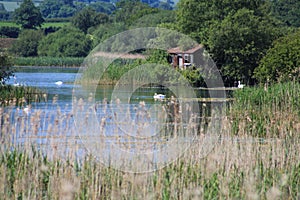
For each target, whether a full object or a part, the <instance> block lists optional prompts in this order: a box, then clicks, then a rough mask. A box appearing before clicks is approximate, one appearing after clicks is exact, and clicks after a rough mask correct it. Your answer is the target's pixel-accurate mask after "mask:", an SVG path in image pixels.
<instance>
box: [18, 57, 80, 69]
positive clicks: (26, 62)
mask: <svg viewBox="0 0 300 200" xmlns="http://www.w3.org/2000/svg"><path fill="white" fill-rule="evenodd" d="M83 60H84V58H74V57H17V58H16V59H15V60H14V64H15V65H16V66H61V67H75V66H76V67H78V66H80V65H81V64H82V62H83Z"/></svg>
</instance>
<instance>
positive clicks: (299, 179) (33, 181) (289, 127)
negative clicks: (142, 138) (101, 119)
mask: <svg viewBox="0 0 300 200" xmlns="http://www.w3.org/2000/svg"><path fill="white" fill-rule="evenodd" d="M299 87H300V84H299V83H298V82H288V83H278V84H274V85H272V86H270V87H268V88H264V87H262V86H260V87H251V88H250V87H249V88H244V89H240V90H235V91H234V94H233V97H234V98H235V99H236V100H235V101H234V102H232V104H231V105H230V107H229V108H228V110H227V113H226V116H225V117H224V119H223V122H222V125H221V129H220V138H219V140H218V141H217V144H216V145H215V147H214V148H213V149H212V151H211V152H209V153H208V154H207V156H206V157H202V156H201V155H202V154H201V152H202V149H203V148H204V147H203V146H202V145H203V144H202V143H201V142H199V141H200V139H201V137H205V134H204V135H202V136H201V137H200V138H199V140H197V141H195V143H194V145H192V146H191V148H189V149H188V150H187V152H186V153H185V154H184V155H183V156H182V157H180V158H178V159H176V160H175V161H174V162H172V163H170V164H169V165H166V166H165V167H163V168H162V169H159V170H157V171H154V172H149V173H141V174H139V173H125V172H123V171H120V170H116V169H114V165H113V164H112V165H111V166H109V167H108V166H105V165H103V164H102V163H101V162H99V160H98V159H97V158H94V157H93V155H85V156H84V157H83V158H80V159H79V158H78V157H77V156H76V153H75V152H76V149H77V150H78V148H80V144H74V140H73V139H72V138H69V137H70V136H67V134H66V133H67V132H66V131H67V130H66V129H65V128H64V127H65V126H64V124H65V123H66V120H67V119H68V120H70V119H72V118H71V117H70V115H69V114H68V113H64V111H63V110H60V109H59V108H58V110H59V113H60V116H56V117H54V116H52V114H51V113H49V114H47V118H43V116H44V117H45V116H46V115H43V114H42V112H41V111H39V110H37V111H34V110H32V113H31V115H30V116H27V117H26V116H25V117H23V118H22V117H20V118H18V120H19V121H18V123H20V124H16V125H13V124H11V122H10V121H9V120H8V118H7V116H8V115H9V113H4V112H3V111H4V110H3V109H1V110H0V118H1V120H0V122H1V130H2V132H1V142H2V143H1V144H2V145H1V146H0V174H1V176H0V182H1V183H2V184H1V185H0V196H1V197H3V198H4V199H18V198H19V199H61V198H64V199H162V200H167V199H298V198H299V196H300V173H299V172H300V154H299V149H300V135H299V132H300V112H299V107H300V101H299V96H300V93H299V92H300V91H299ZM50 102H51V101H50ZM50 102H49V103H50ZM82 103H83V102H82ZM50 105H51V103H50ZM54 106H55V104H54ZM88 109H89V108H88ZM53 112H54V113H56V112H58V111H56V110H55V111H53ZM87 112H91V111H90V110H89V111H87ZM53 117H54V119H55V121H56V124H55V125H54V126H53V127H52V126H51V127H48V129H47V130H45V131H47V135H46V136H42V135H38V134H34V133H35V131H36V130H37V128H38V127H39V124H40V123H41V122H43V123H45V124H47V123H48V122H47V120H50V119H52V118H53ZM208 122H209V121H208ZM82 123H83V122H82ZM67 124H68V123H67ZM68 125H70V124H68ZM15 128H17V129H20V130H23V129H24V131H27V132H26V135H27V137H24V141H23V143H22V144H17V142H16V141H15V138H16V136H17V135H16V129H15ZM24 133H25V132H24ZM201 133H202V132H201V130H200V134H201ZM44 137H46V138H44ZM36 139H40V140H44V139H47V140H49V141H50V143H49V145H47V146H45V147H43V146H39V144H37V143H36V142H35V143H30V141H31V142H32V141H36ZM27 140H28V141H27ZM173 148H174V151H176V146H174V147H173ZM39 149H40V150H39ZM41 149H46V151H42V150H41ZM73 150H74V151H73ZM66 152H67V153H66ZM61 155H64V156H63V157H61ZM125 161H126V160H125ZM120 162H122V161H121V160H120ZM128 162H129V161H128ZM128 164H129V163H128ZM135 164H136V163H135ZM137 166H139V165H138V164H137Z"/></svg>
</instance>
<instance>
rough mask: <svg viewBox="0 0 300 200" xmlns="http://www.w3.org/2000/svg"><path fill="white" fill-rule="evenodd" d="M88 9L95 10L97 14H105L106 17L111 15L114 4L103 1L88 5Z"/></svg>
mask: <svg viewBox="0 0 300 200" xmlns="http://www.w3.org/2000/svg"><path fill="white" fill-rule="evenodd" d="M89 7H91V8H93V9H95V10H96V11H97V12H101V13H105V14H108V15H110V14H112V13H113V12H114V11H115V9H116V7H115V6H114V4H112V3H108V2H103V1H101V2H92V3H91V4H89Z"/></svg>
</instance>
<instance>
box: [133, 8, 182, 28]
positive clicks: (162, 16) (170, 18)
mask: <svg viewBox="0 0 300 200" xmlns="http://www.w3.org/2000/svg"><path fill="white" fill-rule="evenodd" d="M175 21H176V13H175V11H170V10H159V11H158V12H157V13H153V14H149V15H144V16H142V17H141V18H140V19H137V20H136V21H135V22H134V24H133V25H132V28H137V27H156V26H158V25H159V24H162V23H174V22H175Z"/></svg>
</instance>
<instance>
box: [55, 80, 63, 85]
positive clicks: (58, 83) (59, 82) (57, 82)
mask: <svg viewBox="0 0 300 200" xmlns="http://www.w3.org/2000/svg"><path fill="white" fill-rule="evenodd" d="M55 84H56V85H62V84H63V82H62V81H56V82H55Z"/></svg>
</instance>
